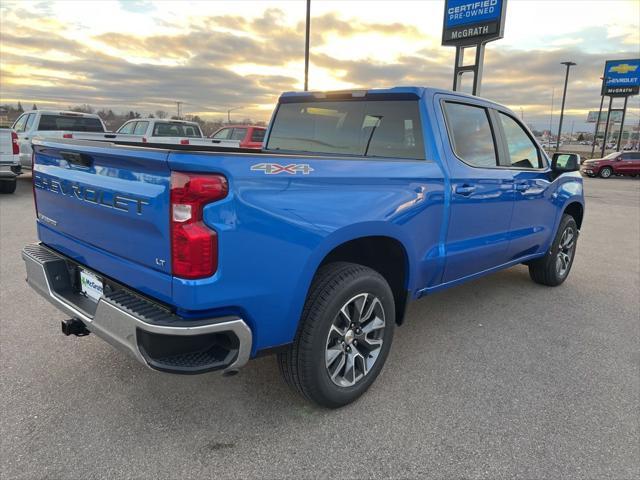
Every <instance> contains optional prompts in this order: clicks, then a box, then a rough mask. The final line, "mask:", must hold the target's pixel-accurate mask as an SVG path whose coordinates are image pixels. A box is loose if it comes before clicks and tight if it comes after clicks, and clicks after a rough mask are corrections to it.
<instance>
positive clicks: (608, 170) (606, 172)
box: [600, 167, 613, 178]
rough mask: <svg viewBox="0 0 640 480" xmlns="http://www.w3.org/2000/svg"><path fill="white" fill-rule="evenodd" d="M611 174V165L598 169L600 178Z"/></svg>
mask: <svg viewBox="0 0 640 480" xmlns="http://www.w3.org/2000/svg"><path fill="white" fill-rule="evenodd" d="M611 175H613V170H612V169H611V167H602V170H600V176H601V177H602V178H609V177H610V176H611Z"/></svg>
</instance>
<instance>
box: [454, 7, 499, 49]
mask: <svg viewBox="0 0 640 480" xmlns="http://www.w3.org/2000/svg"><path fill="white" fill-rule="evenodd" d="M505 11H506V0H446V1H445V5H444V26H443V29H442V45H465V44H469V45H471V44H477V43H482V42H488V41H490V40H497V39H498V38H502V36H503V32H504V16H505Z"/></svg>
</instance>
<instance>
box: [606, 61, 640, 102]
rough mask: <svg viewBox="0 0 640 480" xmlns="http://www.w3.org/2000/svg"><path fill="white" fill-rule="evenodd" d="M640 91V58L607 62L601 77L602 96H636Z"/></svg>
mask: <svg viewBox="0 0 640 480" xmlns="http://www.w3.org/2000/svg"><path fill="white" fill-rule="evenodd" d="M639 90H640V58H634V59H631V60H607V62H606V63H605V65H604V75H603V76H602V95H610V96H612V97H615V96H620V97H623V96H626V95H637V94H638V91H639Z"/></svg>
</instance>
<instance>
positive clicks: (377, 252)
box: [316, 235, 410, 325]
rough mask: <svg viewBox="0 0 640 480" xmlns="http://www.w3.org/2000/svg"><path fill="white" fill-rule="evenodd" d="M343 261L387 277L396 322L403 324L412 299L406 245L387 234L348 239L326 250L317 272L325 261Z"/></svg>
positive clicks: (326, 262)
mask: <svg viewBox="0 0 640 480" xmlns="http://www.w3.org/2000/svg"><path fill="white" fill-rule="evenodd" d="M340 261H341V262H351V263H357V264H360V265H365V266H367V267H369V268H371V269H373V270H375V271H377V272H378V273H380V275H382V276H383V277H384V279H385V280H386V281H387V283H388V284H389V287H390V288H391V291H392V292H393V297H394V302H395V307H396V308H395V309H396V312H395V313H396V323H397V324H398V325H401V324H402V322H403V320H404V314H405V310H406V306H407V303H408V299H409V287H408V285H409V275H410V272H409V255H408V252H407V249H406V247H405V245H404V244H403V243H402V242H401V241H400V240H398V239H397V238H394V237H392V236H387V235H367V236H362V237H357V238H352V239H349V240H345V241H343V242H342V243H340V244H338V245H336V246H334V247H333V248H332V249H331V250H330V251H329V252H327V253H326V255H325V256H324V257H323V258H322V260H321V261H320V263H319V264H318V266H317V268H316V272H317V271H318V269H320V268H321V267H322V266H323V265H326V264H328V263H332V262H340Z"/></svg>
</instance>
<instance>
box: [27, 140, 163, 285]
mask: <svg viewBox="0 0 640 480" xmlns="http://www.w3.org/2000/svg"><path fill="white" fill-rule="evenodd" d="M34 154H35V156H34V172H33V177H34V195H35V199H36V208H37V215H38V222H39V229H47V230H51V231H52V233H51V234H52V235H55V238H64V239H65V242H64V244H65V250H66V251H67V253H69V252H71V253H74V252H75V251H76V250H75V249H74V243H75V244H77V247H78V248H77V251H78V252H86V251H87V248H91V247H92V248H91V250H92V251H95V250H97V251H98V252H97V254H103V255H104V254H106V255H108V256H109V257H111V258H113V257H116V260H117V259H118V258H120V259H123V260H126V261H127V262H126V263H133V264H138V265H139V266H142V267H145V269H152V270H156V271H158V272H163V273H166V274H168V275H170V272H171V260H170V258H171V257H170V248H171V244H170V237H169V235H170V228H169V202H170V198H169V189H170V177H171V174H170V171H169V167H168V163H167V152H166V151H164V150H153V149H146V148H145V149H140V148H128V147H117V146H113V145H105V144H101V145H100V144H96V143H93V142H62V141H38V142H34ZM41 238H42V235H41ZM123 280H124V279H123Z"/></svg>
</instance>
